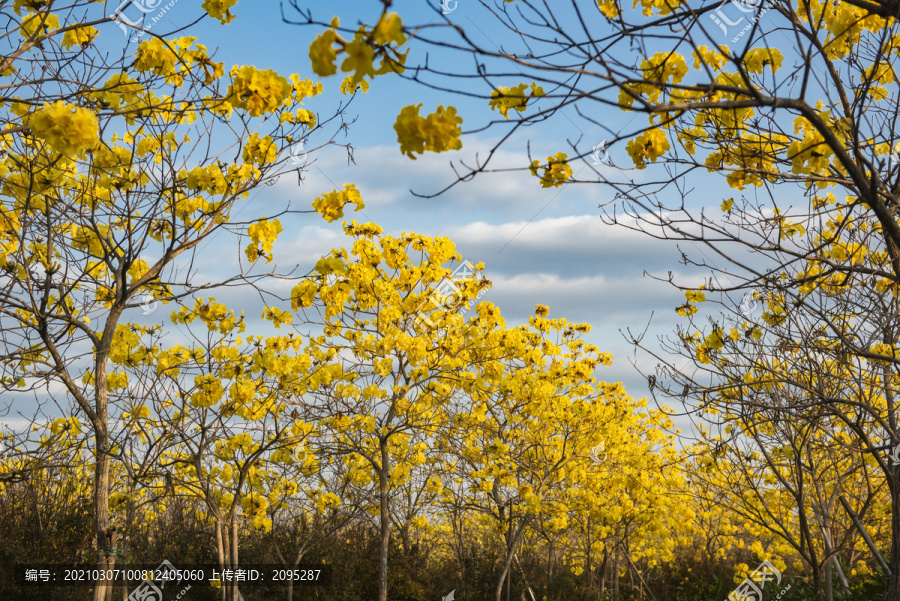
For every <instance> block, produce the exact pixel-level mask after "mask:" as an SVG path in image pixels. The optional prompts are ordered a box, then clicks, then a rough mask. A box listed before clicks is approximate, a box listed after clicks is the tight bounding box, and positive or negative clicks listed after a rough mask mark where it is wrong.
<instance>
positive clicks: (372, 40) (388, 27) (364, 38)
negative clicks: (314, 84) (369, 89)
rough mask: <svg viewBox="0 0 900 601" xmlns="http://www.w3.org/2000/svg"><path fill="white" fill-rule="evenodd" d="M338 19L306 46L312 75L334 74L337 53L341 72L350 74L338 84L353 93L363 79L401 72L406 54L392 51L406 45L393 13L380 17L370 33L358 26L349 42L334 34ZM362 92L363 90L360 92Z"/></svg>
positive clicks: (399, 22) (400, 23)
mask: <svg viewBox="0 0 900 601" xmlns="http://www.w3.org/2000/svg"><path fill="white" fill-rule="evenodd" d="M338 25H339V21H338V18H337V17H335V18H334V19H332V21H331V28H330V29H327V30H325V31H324V32H322V33H321V34H320V35H319V36H318V37H316V39H315V40H313V42H312V44H310V46H309V58H310V61H311V62H312V69H313V72H314V73H315V74H316V75H319V76H322V77H327V76H329V75H334V74H335V73H337V66H336V64H335V63H336V61H337V57H338V54H339V53H342V52H343V53H345V54H346V57H345V58H344V61H343V62H342V63H341V71H343V72H345V73H350V72H352V73H353V75H351V76H350V77H348V78H347V80H346V81H345V82H344V84H343V85H342V88H344V90H355V89H356V86H357V85H359V84H360V83H361V82H362V81H364V78H365V77H367V76H368V77H369V78H370V79H371V78H374V77H375V76H376V75H383V74H385V73H392V72H397V73H402V72H403V64H404V63H405V62H406V55H407V53H408V51H407V52H406V53H403V54H400V53H399V52H397V50H396V48H394V47H392V46H391V45H392V44H395V45H396V46H397V47H399V46H402V45H403V44H405V43H406V35H405V34H404V33H403V22H402V21H401V19H400V17H399V15H397V13H390V14H382V16H381V18H380V19H379V20H378V23H376V24H375V26H374V27H373V28H372V29H371V30H367V29H366V27H365V26H361V27H360V28H359V30H358V31H357V32H356V35H354V37H353V39H352V40H349V41H348V40H345V39H344V38H342V37H341V36H339V35H338V33H337V30H336V28H337V27H338ZM379 56H380V57H381V64H380V65H379V66H378V68H377V69H376V68H375V64H374V63H375V60H376V59H377V58H378V57H379ZM364 91H365V90H364Z"/></svg>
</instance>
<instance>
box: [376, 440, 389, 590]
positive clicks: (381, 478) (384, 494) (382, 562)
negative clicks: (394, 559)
mask: <svg viewBox="0 0 900 601" xmlns="http://www.w3.org/2000/svg"><path fill="white" fill-rule="evenodd" d="M387 443H388V441H387V439H386V438H382V439H381V470H380V471H379V472H378V485H379V486H378V490H379V491H380V493H381V497H380V499H379V501H380V502H379V507H380V509H381V512H380V513H381V515H380V517H381V523H380V524H379V526H380V528H381V556H380V559H379V563H378V601H387V589H388V580H387V578H388V552H389V551H390V542H391V516H390V513H389V509H390V507H389V506H388V477H389V476H390V460H391V458H390V456H389V455H388V446H387Z"/></svg>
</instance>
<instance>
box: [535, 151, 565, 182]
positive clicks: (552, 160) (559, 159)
mask: <svg viewBox="0 0 900 601" xmlns="http://www.w3.org/2000/svg"><path fill="white" fill-rule="evenodd" d="M568 158H569V157H568V155H567V154H566V153H564V152H557V153H556V154H555V155H553V156H549V157H547V165H546V166H542V165H541V163H540V161H537V160H535V161H532V162H531V167H529V169H531V174H532V175H534V176H535V177H537V174H538V170H539V169H543V170H544V173H542V174H541V187H542V188H558V187H560V186H561V185H563V183H564V182H565V181H566V180H568V179H569V178H570V177H572V166H571V165H569V162H568V160H567V159H568Z"/></svg>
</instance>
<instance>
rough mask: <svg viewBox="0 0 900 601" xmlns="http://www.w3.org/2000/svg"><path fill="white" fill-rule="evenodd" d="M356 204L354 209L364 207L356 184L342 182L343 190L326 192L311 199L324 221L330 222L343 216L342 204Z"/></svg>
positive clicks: (358, 209) (359, 209)
mask: <svg viewBox="0 0 900 601" xmlns="http://www.w3.org/2000/svg"><path fill="white" fill-rule="evenodd" d="M351 202H352V203H353V204H355V205H356V210H357V211H361V210H363V209H364V208H365V206H366V205H365V203H363V199H362V196H361V195H360V193H359V190H357V189H356V184H344V189H343V190H335V191H333V192H326V193H325V194H323V195H322V196H319V197H318V198H316V199H315V200H314V201H313V204H312V207H313V209H315V210H316V212H317V213H319V214H320V215H321V216H322V218H323V219H325V221H327V222H328V223H331V222H332V221H335V220H337V219H340V218H341V217H343V216H344V205H345V204H347V203H351Z"/></svg>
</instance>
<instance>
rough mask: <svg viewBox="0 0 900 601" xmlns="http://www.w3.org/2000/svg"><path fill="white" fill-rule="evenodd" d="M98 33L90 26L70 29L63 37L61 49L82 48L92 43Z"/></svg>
mask: <svg viewBox="0 0 900 601" xmlns="http://www.w3.org/2000/svg"><path fill="white" fill-rule="evenodd" d="M98 33H100V32H99V31H97V29H96V28H95V27H93V26H91V25H86V26H84V27H76V28H75V29H70V30H68V31H67V32H66V33H65V34H64V35H63V41H62V45H63V48H66V49H67V50H68V49H70V48H71V47H72V46H81V47H82V48H84V47H85V46H88V45H90V43H91V42H93V41H94V38H95V37H97V34H98Z"/></svg>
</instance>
